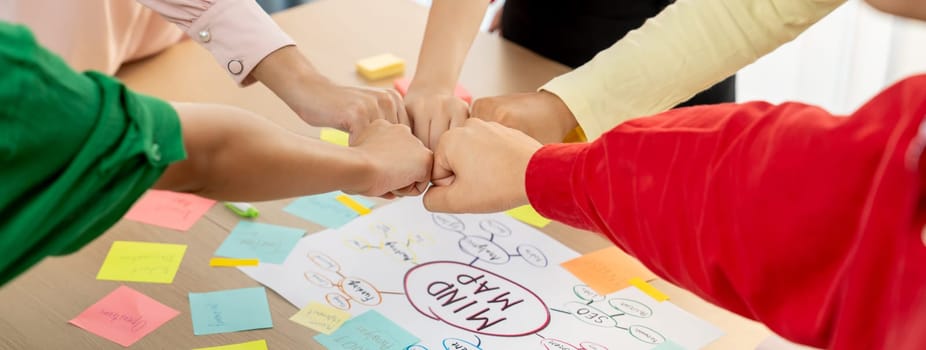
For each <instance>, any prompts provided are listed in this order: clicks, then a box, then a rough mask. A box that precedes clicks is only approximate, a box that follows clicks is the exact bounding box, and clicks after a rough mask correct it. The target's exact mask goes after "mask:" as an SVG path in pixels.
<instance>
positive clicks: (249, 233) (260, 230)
mask: <svg viewBox="0 0 926 350" xmlns="http://www.w3.org/2000/svg"><path fill="white" fill-rule="evenodd" d="M304 234H305V231H304V230H300V229H295V228H289V227H283V226H277V225H269V224H261V223H257V222H251V221H242V222H239V223H238V225H237V226H235V228H234V229H233V230H232V232H231V233H230V234H229V235H228V238H225V241H224V242H222V245H220V246H219V249H218V250H216V251H215V256H221V257H226V258H240V259H254V258H257V260H260V262H262V263H271V264H282V263H283V262H284V261H286V257H287V256H289V252H290V251H292V250H293V247H295V246H296V243H297V242H299V239H300V238H302V236H303V235H304Z"/></svg>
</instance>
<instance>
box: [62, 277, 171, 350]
mask: <svg viewBox="0 0 926 350" xmlns="http://www.w3.org/2000/svg"><path fill="white" fill-rule="evenodd" d="M179 314H180V312H178V311H177V310H174V309H171V308H170V307H168V306H166V305H164V304H161V303H159V302H158V301H157V300H154V299H151V298H150V297H148V296H147V295H144V294H141V293H140V292H138V291H136V290H134V289H132V288H129V287H126V286H119V288H116V290H114V291H112V293H109V295H107V296H105V297H103V299H100V301H98V302H96V304H93V305H91V306H90V307H88V308H87V309H86V310H84V312H81V313H80V315H77V317H75V318H74V319H73V320H71V321H70V323H71V324H73V325H75V326H77V327H80V328H83V329H84V330H86V331H88V332H90V333H93V334H96V335H98V336H101V337H103V338H106V339H109V340H111V341H113V342H115V343H116V344H119V345H122V346H125V347H128V346H131V345H132V344H135V342H137V341H138V340H139V339H141V338H143V337H144V336H146V335H148V333H151V332H153V331H154V330H155V329H158V327H160V326H161V325H163V324H164V323H166V322H167V321H170V319H172V318H174V317H176V316H177V315H179Z"/></svg>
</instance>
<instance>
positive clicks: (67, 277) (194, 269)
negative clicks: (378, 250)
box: [0, 0, 769, 349]
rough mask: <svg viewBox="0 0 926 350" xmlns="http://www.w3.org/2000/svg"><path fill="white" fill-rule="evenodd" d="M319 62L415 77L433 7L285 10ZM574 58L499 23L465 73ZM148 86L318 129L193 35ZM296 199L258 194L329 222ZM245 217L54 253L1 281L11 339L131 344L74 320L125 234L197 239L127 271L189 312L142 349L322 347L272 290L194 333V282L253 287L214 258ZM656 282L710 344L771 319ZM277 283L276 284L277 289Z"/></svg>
mask: <svg viewBox="0 0 926 350" xmlns="http://www.w3.org/2000/svg"><path fill="white" fill-rule="evenodd" d="M274 19H275V20H276V21H277V22H278V23H279V24H280V25H281V27H283V28H284V29H285V30H286V31H287V32H288V33H289V34H290V35H291V36H292V37H293V39H294V40H295V41H296V42H297V43H298V46H299V47H300V49H301V50H302V51H303V52H304V53H305V54H306V55H307V56H308V57H309V58H310V59H311V60H312V62H313V63H314V64H315V66H316V67H317V68H318V69H319V70H320V71H321V72H323V73H324V74H325V75H327V76H329V77H330V78H331V79H333V80H335V81H336V82H338V83H342V84H351V85H368V86H378V87H390V86H391V81H392V79H384V80H381V81H376V82H368V81H366V80H364V79H363V78H362V77H360V76H359V75H357V74H356V73H355V70H354V61H356V60H357V59H359V58H363V57H367V56H371V55H375V54H380V53H384V52H390V53H393V54H396V55H398V56H399V57H402V58H404V59H405V60H406V63H407V67H408V68H407V71H406V73H405V75H406V76H407V77H411V75H412V73H413V70H414V67H415V64H416V60H417V52H418V47H419V45H420V40H421V37H422V33H423V30H424V25H425V21H426V19H427V9H426V8H423V7H420V6H418V5H415V4H414V3H412V2H411V1H408V0H320V1H316V2H313V3H311V4H308V5H304V6H301V7H297V8H294V9H291V10H289V11H285V12H281V13H278V14H276V15H274ZM567 71H568V68H566V67H564V66H562V65H560V64H558V63H555V62H551V61H549V60H547V59H545V58H542V57H540V56H537V55H536V54H534V53H532V52H530V51H527V50H525V49H523V48H521V47H518V46H517V45H514V44H511V43H508V42H506V41H505V40H503V39H501V38H499V37H498V36H495V35H489V34H485V33H480V35H479V36H478V37H477V39H476V41H475V43H474V45H473V48H472V50H471V52H470V55H469V58H468V59H467V62H466V66H465V68H464V70H463V73H462V76H461V83H462V84H463V85H464V86H466V87H467V88H468V89H469V90H470V91H471V92H472V94H473V95H474V97H476V98H478V97H482V96H492V95H498V94H504V93H511V92H519V91H532V90H534V89H536V88H537V87H538V86H540V85H542V84H543V83H545V82H546V81H548V80H549V79H550V78H552V77H554V76H557V75H559V74H562V73H564V72H567ZM118 76H119V77H120V78H121V79H123V80H124V81H125V82H126V84H127V85H128V86H129V87H131V88H132V89H135V90H137V91H140V92H143V93H147V94H151V95H154V96H158V97H161V98H165V99H169V100H174V101H190V102H213V103H225V104H230V105H236V106H239V107H243V108H246V109H249V110H252V111H254V112H258V113H260V114H262V115H264V116H266V117H267V118H269V119H271V120H273V121H275V122H276V123H278V124H280V125H282V126H283V127H286V128H288V129H290V130H293V131H295V132H298V133H301V134H305V135H310V136H317V135H318V129H316V128H313V127H310V126H308V125H306V124H305V123H303V122H302V121H301V120H300V119H299V118H298V117H296V115H295V114H294V113H293V112H291V111H290V110H289V109H288V108H287V107H286V106H285V105H284V104H283V103H282V102H281V101H279V100H278V99H277V98H276V97H275V96H274V95H273V94H272V93H271V92H270V91H269V90H268V89H266V88H265V87H263V86H261V85H260V84H255V85H253V86H250V87H247V88H239V87H237V86H236V85H235V84H234V83H233V82H232V80H231V79H229V78H228V77H227V76H226V74H225V73H224V71H223V70H222V68H221V67H220V66H219V65H218V64H216V63H215V61H214V60H213V58H212V56H210V55H209V54H208V52H206V51H205V50H204V49H202V48H200V47H198V46H197V45H196V44H195V43H194V42H191V41H184V42H181V43H180V44H178V45H176V46H174V47H172V48H170V49H169V50H167V51H165V52H163V53H161V54H159V55H157V56H155V57H152V58H149V59H146V60H144V61H141V62H136V63H133V64H130V65H128V66H126V67H124V68H123V69H122V70H121V71H120V72H119V74H118ZM290 201H291V200H281V201H272V202H262V203H255V205H256V206H257V207H258V208H259V209H260V210H261V217H260V218H259V219H258V220H257V221H258V222H265V223H272V224H278V225H284V226H292V227H300V228H305V229H306V230H307V231H308V232H317V231H320V230H321V229H322V227H321V226H318V225H315V224H313V223H309V222H307V221H304V220H302V219H299V218H297V217H294V216H292V215H289V214H286V213H284V212H283V211H282V208H283V207H284V206H285V205H286V204H288V203H289V202H290ZM238 221H239V219H238V218H237V217H236V216H234V215H233V214H232V213H231V212H230V211H228V210H227V209H225V208H224V207H222V206H215V207H213V208H212V209H211V210H210V211H209V212H208V213H207V214H206V216H205V217H204V218H203V219H202V220H200V221H199V222H197V223H196V224H195V225H194V226H193V228H192V229H191V230H190V231H188V232H183V233H181V232H177V231H173V230H169V229H162V228H157V227H154V226H149V225H145V224H140V223H137V222H131V221H125V220H123V221H120V222H119V223H118V224H116V225H115V226H114V227H113V228H111V229H110V230H109V231H107V232H106V233H105V234H104V235H102V236H101V237H100V238H98V239H96V240H95V241H93V242H92V243H91V244H89V245H88V246H86V247H84V248H83V249H82V250H80V251H79V252H77V253H75V254H72V255H69V256H65V257H57V258H48V259H46V260H45V261H43V262H42V263H40V264H38V265H37V266H35V267H34V268H32V269H31V270H30V271H28V272H27V273H25V274H23V275H22V276H20V277H19V278H18V279H16V280H14V281H13V282H11V283H9V284H8V285H6V286H4V287H3V288H2V289H0V313H2V317H0V349H121V348H122V347H121V346H119V345H117V344H115V343H112V342H110V341H108V340H105V339H103V338H100V337H97V336H96V335H92V334H90V333H88V332H86V331H83V330H81V329H79V328H77V327H74V326H72V325H70V324H68V323H67V321H68V320H70V319H71V318H73V317H74V316H76V315H77V314H79V313H80V312H81V311H83V310H84V309H85V308H86V307H88V306H90V305H91V304H93V303H95V302H96V301H98V300H99V299H100V298H102V297H103V296H105V295H106V294H107V293H109V292H111V291H112V290H113V289H115V288H116V287H117V286H118V285H120V284H121V283H120V282H112V281H98V280H96V279H95V276H96V273H97V271H98V270H99V268H100V265H101V263H102V261H103V259H104V257H105V256H106V253H107V252H108V250H109V247H110V245H111V244H112V242H113V241H115V240H129V241H149V242H161V243H177V244H186V245H188V248H187V251H186V256H185V257H184V259H183V262H182V264H181V265H180V269H179V272H178V273H177V276H176V278H175V280H174V283H173V284H166V285H165V284H148V283H126V284H127V285H129V286H130V287H132V288H134V289H137V290H138V291H140V292H142V293H144V294H147V295H149V296H151V297H153V298H154V299H156V300H158V301H160V302H162V303H164V304H166V305H168V306H170V307H172V308H174V309H176V310H179V311H180V312H181V314H180V315H179V316H178V317H176V318H175V319H173V320H171V321H170V322H168V323H167V324H165V325H164V326H163V327H161V328H159V329H157V330H156V331H154V332H153V333H151V334H149V335H148V336H146V337H145V338H143V339H142V340H140V341H139V342H137V343H136V344H135V345H133V346H132V347H131V348H133V349H191V348H197V347H205V346H216V345H223V344H229V343H237V342H244V341H250V340H256V339H266V340H267V342H268V345H269V346H270V348H271V349H323V348H322V347H321V346H320V345H319V344H318V343H317V342H315V341H314V340H313V339H311V338H312V336H314V335H315V332H314V331H311V330H309V329H307V328H304V327H303V326H300V325H297V324H296V323H293V322H290V321H288V319H289V317H290V316H291V315H292V314H293V313H295V312H296V311H297V309H296V308H295V307H293V306H292V305H290V304H289V303H288V302H286V301H285V300H284V299H283V298H281V297H280V296H279V295H277V294H275V293H273V292H272V291H271V292H269V293H268V297H269V302H270V309H271V314H272V317H273V320H274V327H273V328H272V329H266V330H256V331H248V332H237V333H227V334H217V335H206V336H194V335H193V332H192V322H191V320H190V316H189V315H190V313H189V312H190V309H189V302H188V299H187V293H189V292H207V291H214V290H221V289H231V288H243V287H253V286H258V285H259V284H258V283H257V282H255V281H253V280H251V279H250V278H248V277H247V276H245V275H244V274H242V273H241V272H239V271H238V270H236V269H228V268H211V267H209V266H208V260H209V258H210V257H212V253H213V252H214V251H215V250H216V248H218V246H219V244H220V243H221V242H222V241H223V240H224V238H225V237H226V235H227V234H228V232H229V231H230V230H231V229H232V228H233V227H234V225H235V224H236V223H237V222H238ZM543 231H544V232H545V233H547V234H549V235H551V236H553V237H554V238H556V239H558V240H559V241H561V242H563V243H564V244H566V245H567V246H569V247H571V248H573V249H575V250H577V251H579V252H582V253H586V252H591V251H594V250H597V249H600V248H603V247H607V246H608V245H609V244H610V243H609V242H608V241H607V240H605V239H603V238H601V237H600V236H598V235H595V234H593V233H589V232H585V231H579V230H575V229H572V228H568V227H566V226H564V225H561V224H558V223H552V224H550V225H549V226H547V227H546V228H544V229H543ZM653 284H654V285H655V286H656V287H657V288H659V289H660V290H662V291H663V292H665V293H666V294H668V295H669V296H670V297H671V301H672V302H673V303H675V304H677V305H679V306H681V307H682V308H684V309H686V310H688V311H689V312H692V313H694V314H696V315H698V316H699V317H701V318H704V319H706V320H707V321H709V322H711V323H713V324H714V325H716V326H718V327H720V328H721V329H723V330H724V331H725V332H726V335H725V336H724V337H722V338H720V339H719V340H717V341H716V342H714V343H712V344H711V345H710V346H709V347H708V349H754V348H755V346H756V345H757V344H758V343H759V342H760V341H761V340H763V339H764V338H765V337H766V336H768V334H769V331H768V330H767V329H766V328H765V327H763V326H762V325H760V324H758V323H755V322H752V321H749V320H746V319H744V318H741V317H739V316H736V315H733V314H731V313H729V312H727V311H724V310H722V309H719V308H717V307H715V306H713V305H711V304H708V303H706V302H704V301H703V300H701V299H699V298H698V297H696V296H693V295H692V294H690V293H688V292H686V291H684V290H681V289H679V288H677V287H675V286H672V285H670V284H668V283H665V282H663V281H654V282H653ZM268 291H269V290H268Z"/></svg>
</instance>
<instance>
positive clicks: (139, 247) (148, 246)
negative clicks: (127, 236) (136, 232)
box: [96, 241, 186, 283]
mask: <svg viewBox="0 0 926 350" xmlns="http://www.w3.org/2000/svg"><path fill="white" fill-rule="evenodd" d="M185 252H186V245H183V244H162V243H146V242H127V241H115V242H113V245H112V247H111V248H109V254H106V260H104V261H103V266H102V267H100V272H99V273H97V275H96V279H98V280H110V281H129V282H150V283H173V282H174V275H176V274H177V268H179V267H180V261H181V260H183V254H184V253H185Z"/></svg>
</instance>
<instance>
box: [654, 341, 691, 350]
mask: <svg viewBox="0 0 926 350" xmlns="http://www.w3.org/2000/svg"><path fill="white" fill-rule="evenodd" d="M650 350H685V348H683V347H682V346H681V345H678V344H676V343H674V342H673V341H671V340H668V339H666V341H664V342H662V343H660V344H659V345H656V347H655V348H652V349H650Z"/></svg>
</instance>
